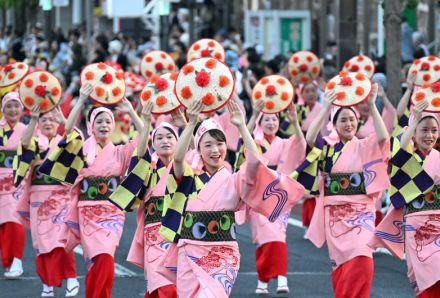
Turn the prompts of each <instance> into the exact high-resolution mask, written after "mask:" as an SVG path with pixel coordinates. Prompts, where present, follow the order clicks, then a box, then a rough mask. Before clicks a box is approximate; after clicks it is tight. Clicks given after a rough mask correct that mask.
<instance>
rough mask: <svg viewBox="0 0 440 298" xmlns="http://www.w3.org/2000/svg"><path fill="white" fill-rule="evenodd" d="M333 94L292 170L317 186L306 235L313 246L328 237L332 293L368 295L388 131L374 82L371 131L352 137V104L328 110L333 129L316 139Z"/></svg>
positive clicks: (354, 119) (384, 181)
mask: <svg viewBox="0 0 440 298" xmlns="http://www.w3.org/2000/svg"><path fill="white" fill-rule="evenodd" d="M336 94H337V93H336V91H335V90H333V91H330V92H327V93H326V95H325V101H324V107H323V109H322V110H321V111H320V113H319V114H318V116H317V117H316V118H315V120H314V121H313V122H312V124H311V125H310V127H309V129H308V131H307V135H306V141H307V143H308V145H309V146H310V148H313V149H311V151H310V153H309V155H308V156H307V158H306V161H305V162H304V163H303V164H302V165H301V166H300V168H298V169H297V172H299V173H300V176H299V177H298V179H299V181H303V183H304V184H305V185H306V186H307V187H306V188H307V189H309V190H319V196H318V198H317V203H316V208H315V212H314V214H313V217H312V222H311V224H310V227H309V230H308V232H307V237H308V239H309V240H310V241H312V243H313V244H315V245H316V246H317V247H321V246H322V245H323V244H324V242H326V241H327V246H328V250H329V255H330V260H331V264H332V267H333V268H332V269H333V271H332V274H331V277H332V284H333V289H334V295H335V297H370V290H371V284H372V281H373V259H372V252H373V251H372V249H371V248H369V247H368V246H367V242H368V240H369V239H370V237H371V236H372V233H373V231H374V214H375V210H374V209H375V208H374V204H375V200H377V198H378V196H379V193H380V192H381V191H382V190H385V189H387V188H388V186H389V181H388V179H387V176H386V165H385V162H384V160H385V159H386V157H387V156H388V150H389V141H388V133H387V131H386V128H385V126H384V123H383V121H382V118H381V117H380V114H379V112H378V111H377V108H376V106H375V104H374V102H375V99H376V96H377V86H375V87H373V90H372V92H371V94H370V95H369V98H368V99H367V100H368V103H369V105H370V113H371V114H370V116H371V117H372V119H373V122H374V127H375V133H373V134H371V135H370V136H368V137H367V138H364V139H362V140H359V139H358V138H356V137H355V134H356V131H357V126H358V121H359V120H358V116H357V113H356V112H355V110H354V109H353V108H351V107H342V108H337V109H334V111H333V113H332V117H331V119H332V120H331V121H332V122H331V123H332V124H333V127H334V130H333V131H332V132H331V133H330V135H329V136H327V137H324V138H323V137H320V136H319V135H318V133H319V130H320V128H321V125H322V124H323V120H324V117H325V115H326V114H327V113H328V112H329V111H330V108H331V105H332V103H333V102H334V101H335V100H336ZM318 161H319V162H318ZM318 166H319V172H318ZM318 173H319V174H318ZM372 173H374V175H372ZM301 174H302V175H303V176H301ZM318 175H319V176H320V178H321V179H319V180H318ZM313 176H314V179H313ZM301 177H302V178H301ZM301 179H303V180H301ZM312 186H314V187H312ZM316 186H318V187H317V188H316Z"/></svg>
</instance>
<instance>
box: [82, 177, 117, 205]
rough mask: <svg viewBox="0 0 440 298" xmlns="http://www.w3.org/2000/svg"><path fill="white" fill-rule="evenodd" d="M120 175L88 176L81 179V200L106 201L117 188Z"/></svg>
mask: <svg viewBox="0 0 440 298" xmlns="http://www.w3.org/2000/svg"><path fill="white" fill-rule="evenodd" d="M119 182H120V178H119V177H86V178H84V179H83V180H82V181H81V192H80V195H79V199H80V201H105V200H108V198H109V196H110V195H111V194H112V193H113V192H114V191H115V190H116V187H118V185H119Z"/></svg>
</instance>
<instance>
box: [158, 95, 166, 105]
mask: <svg viewBox="0 0 440 298" xmlns="http://www.w3.org/2000/svg"><path fill="white" fill-rule="evenodd" d="M166 103H167V98H166V97H165V96H162V95H161V96H158V97H157V98H156V104H157V105H158V106H159V107H161V106H163V105H164V104H166Z"/></svg>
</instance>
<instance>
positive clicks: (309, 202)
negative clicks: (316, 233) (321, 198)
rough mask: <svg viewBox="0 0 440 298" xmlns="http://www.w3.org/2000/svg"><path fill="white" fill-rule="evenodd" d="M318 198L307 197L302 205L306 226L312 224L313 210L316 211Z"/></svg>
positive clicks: (303, 219) (303, 222)
mask: <svg viewBox="0 0 440 298" xmlns="http://www.w3.org/2000/svg"><path fill="white" fill-rule="evenodd" d="M315 206H316V199H315V198H310V199H305V200H304V203H303V205H302V224H303V226H304V227H308V226H310V222H311V221H312V216H313V211H315Z"/></svg>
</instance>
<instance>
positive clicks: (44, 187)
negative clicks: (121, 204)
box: [14, 105, 79, 297]
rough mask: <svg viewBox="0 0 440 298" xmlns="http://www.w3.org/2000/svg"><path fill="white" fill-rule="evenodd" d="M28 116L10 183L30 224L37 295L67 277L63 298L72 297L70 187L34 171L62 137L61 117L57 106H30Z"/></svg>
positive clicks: (75, 291)
mask: <svg viewBox="0 0 440 298" xmlns="http://www.w3.org/2000/svg"><path fill="white" fill-rule="evenodd" d="M30 116H31V120H30V122H29V124H28V126H27V127H26V130H25V131H24V133H23V136H22V139H21V144H20V145H21V146H20V147H19V148H18V152H17V162H14V183H15V185H16V186H17V187H18V185H20V183H22V186H23V192H22V194H21V198H20V203H19V206H18V212H19V213H20V215H23V216H24V217H25V218H26V220H27V221H28V223H29V224H30V229H31V236H32V247H33V248H34V251H35V252H36V254H37V255H36V258H35V264H36V270H37V273H38V275H39V276H40V279H41V281H42V283H43V290H42V292H41V297H54V287H61V285H62V282H63V280H67V286H66V297H75V296H76V295H77V294H78V291H79V282H78V279H77V274H76V266H75V257H74V254H73V251H71V252H67V251H66V245H67V244H68V243H69V241H70V240H71V237H73V235H71V234H70V233H69V227H68V222H66V220H65V218H66V217H65V215H66V214H67V213H69V212H70V211H71V209H72V207H73V208H75V206H74V205H73V200H72V198H71V196H70V186H66V185H62V184H61V183H60V182H58V181H56V180H53V179H47V178H45V177H44V176H43V175H42V174H41V173H40V172H39V170H38V169H39V166H40V165H41V164H42V163H43V161H44V160H45V158H46V157H47V156H48V154H50V152H52V151H53V150H54V149H55V148H56V146H57V144H58V142H59V141H61V139H62V137H61V136H60V135H59V134H57V130H58V125H59V124H60V123H62V124H64V116H62V114H61V112H60V110H59V109H58V108H56V109H55V110H52V111H49V112H45V113H42V112H41V111H40V106H39V105H34V107H33V108H32V110H31V113H30ZM28 172H30V174H28V175H27V173H28Z"/></svg>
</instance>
